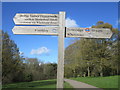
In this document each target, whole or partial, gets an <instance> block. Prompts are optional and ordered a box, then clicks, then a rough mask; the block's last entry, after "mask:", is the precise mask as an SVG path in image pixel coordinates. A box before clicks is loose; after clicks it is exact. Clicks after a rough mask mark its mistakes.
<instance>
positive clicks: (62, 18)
mask: <svg viewBox="0 0 120 90" xmlns="http://www.w3.org/2000/svg"><path fill="white" fill-rule="evenodd" d="M64 37H65V12H59V30H58V67H57V89H59V88H61V89H62V88H63V87H64Z"/></svg>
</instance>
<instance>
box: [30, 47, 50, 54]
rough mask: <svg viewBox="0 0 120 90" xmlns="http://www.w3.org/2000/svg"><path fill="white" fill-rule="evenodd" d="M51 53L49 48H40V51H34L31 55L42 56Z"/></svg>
mask: <svg viewBox="0 0 120 90" xmlns="http://www.w3.org/2000/svg"><path fill="white" fill-rule="evenodd" d="M49 51H50V50H49V49H48V48H47V47H40V48H38V49H32V50H31V52H30V53H31V54H32V55H41V54H47V53H49Z"/></svg>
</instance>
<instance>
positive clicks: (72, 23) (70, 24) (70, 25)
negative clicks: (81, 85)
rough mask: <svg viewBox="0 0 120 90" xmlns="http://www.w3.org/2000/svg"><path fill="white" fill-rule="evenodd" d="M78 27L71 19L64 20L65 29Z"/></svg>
mask: <svg viewBox="0 0 120 90" xmlns="http://www.w3.org/2000/svg"><path fill="white" fill-rule="evenodd" d="M78 26H79V25H77V23H76V21H75V20H73V19H71V18H69V17H68V18H67V19H66V27H78Z"/></svg>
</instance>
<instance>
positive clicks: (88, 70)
mask: <svg viewBox="0 0 120 90" xmlns="http://www.w3.org/2000/svg"><path fill="white" fill-rule="evenodd" d="M87 70H88V77H90V67H89V66H88V69H87Z"/></svg>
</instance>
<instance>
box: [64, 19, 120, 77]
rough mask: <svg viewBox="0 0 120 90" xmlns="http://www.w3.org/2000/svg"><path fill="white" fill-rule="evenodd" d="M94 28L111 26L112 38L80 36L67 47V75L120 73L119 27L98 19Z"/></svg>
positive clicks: (108, 74)
mask: <svg viewBox="0 0 120 90" xmlns="http://www.w3.org/2000/svg"><path fill="white" fill-rule="evenodd" d="M92 28H110V29H111V31H112V32H113V35H112V37H111V38H110V39H104V38H103V39H92V38H91V39H90V38H80V39H79V40H77V41H76V42H74V43H73V44H71V45H69V46H68V47H67V48H66V49H65V77H80V76H82V77H85V76H88V77H89V76H110V75H118V74H120V70H119V69H118V65H119V64H120V60H119V58H118V32H119V31H118V29H115V28H113V27H112V25H111V24H109V23H104V22H103V21H98V22H97V23H96V25H95V26H92Z"/></svg>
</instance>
